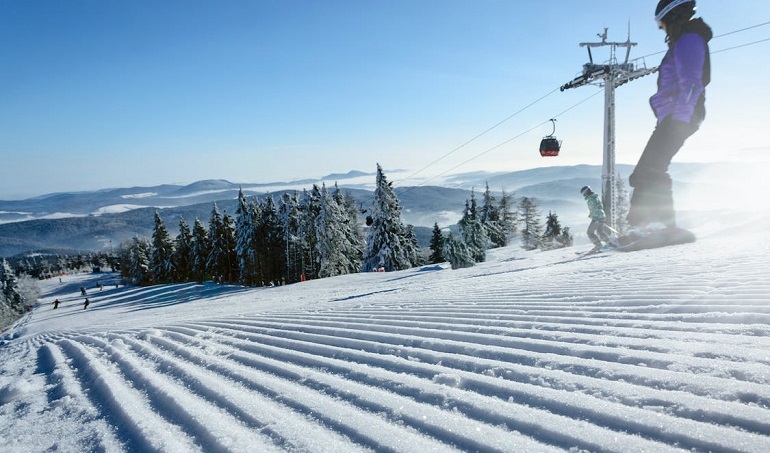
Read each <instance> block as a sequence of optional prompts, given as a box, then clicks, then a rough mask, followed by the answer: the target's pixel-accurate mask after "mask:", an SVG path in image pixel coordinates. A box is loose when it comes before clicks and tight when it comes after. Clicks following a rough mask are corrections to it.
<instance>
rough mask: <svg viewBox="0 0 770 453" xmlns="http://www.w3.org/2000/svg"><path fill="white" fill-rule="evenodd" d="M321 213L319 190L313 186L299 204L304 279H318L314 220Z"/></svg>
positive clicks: (305, 192) (316, 237) (316, 238)
mask: <svg viewBox="0 0 770 453" xmlns="http://www.w3.org/2000/svg"><path fill="white" fill-rule="evenodd" d="M320 212H321V189H320V188H319V187H318V186H317V185H316V184H313V187H312V189H311V190H310V191H307V190H305V191H304V192H303V196H302V203H301V204H300V238H301V240H302V275H304V276H305V278H306V279H314V278H318V272H319V268H318V258H317V256H318V246H317V240H318V236H317V235H316V232H315V219H316V217H318V214H319V213H320Z"/></svg>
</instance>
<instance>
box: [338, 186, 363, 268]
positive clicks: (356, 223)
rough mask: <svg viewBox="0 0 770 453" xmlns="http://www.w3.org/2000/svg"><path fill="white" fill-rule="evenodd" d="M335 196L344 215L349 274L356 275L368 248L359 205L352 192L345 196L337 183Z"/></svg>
mask: <svg viewBox="0 0 770 453" xmlns="http://www.w3.org/2000/svg"><path fill="white" fill-rule="evenodd" d="M333 196H334V200H335V201H336V202H337V204H339V205H340V206H341V207H342V211H343V213H344V220H343V231H344V234H345V237H346V238H347V241H346V243H345V255H346V256H347V257H348V261H349V262H350V268H349V269H348V273H355V272H358V271H360V270H361V260H362V258H363V256H364V249H365V248H366V241H365V240H364V232H363V230H362V229H361V222H360V220H359V218H358V214H359V208H358V204H357V203H356V200H355V198H353V195H351V194H350V192H346V193H345V194H344V195H343V194H342V191H341V190H340V188H339V187H338V186H337V183H334V194H333Z"/></svg>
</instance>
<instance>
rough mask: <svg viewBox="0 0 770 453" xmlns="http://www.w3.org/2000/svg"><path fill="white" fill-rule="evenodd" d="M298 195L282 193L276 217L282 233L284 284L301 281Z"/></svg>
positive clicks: (295, 193)
mask: <svg viewBox="0 0 770 453" xmlns="http://www.w3.org/2000/svg"><path fill="white" fill-rule="evenodd" d="M299 216H300V207H299V193H297V192H294V194H289V193H288V192H286V193H284V194H283V196H282V197H281V204H280V205H279V207H278V217H279V219H280V223H281V229H282V231H283V244H284V248H285V250H284V259H285V260H286V273H285V274H284V280H285V281H286V283H296V282H299V281H301V280H302V240H301V237H300V223H299V222H300V220H299Z"/></svg>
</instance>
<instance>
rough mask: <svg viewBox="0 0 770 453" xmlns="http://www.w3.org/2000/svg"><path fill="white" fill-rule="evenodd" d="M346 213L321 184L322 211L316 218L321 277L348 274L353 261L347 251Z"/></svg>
mask: <svg viewBox="0 0 770 453" xmlns="http://www.w3.org/2000/svg"><path fill="white" fill-rule="evenodd" d="M344 221H345V218H344V214H343V211H342V208H341V207H340V205H339V204H337V201H336V200H335V199H334V197H333V196H331V195H330V194H329V192H328V190H326V184H323V185H322V186H321V211H320V212H319V213H318V217H316V218H315V231H316V249H317V251H318V255H317V256H318V269H319V270H318V276H319V277H320V278H325V277H334V276H337V275H343V274H347V273H348V270H349V269H350V268H351V263H350V260H349V259H348V257H347V256H346V254H345V252H346V251H347V248H348V247H347V237H346V236H345V232H344V231H343V228H344V223H345V222H344Z"/></svg>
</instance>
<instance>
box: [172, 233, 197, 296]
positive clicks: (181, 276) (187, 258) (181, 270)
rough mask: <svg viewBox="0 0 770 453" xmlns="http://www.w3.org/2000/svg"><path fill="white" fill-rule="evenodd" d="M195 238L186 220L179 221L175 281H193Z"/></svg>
mask: <svg viewBox="0 0 770 453" xmlns="http://www.w3.org/2000/svg"><path fill="white" fill-rule="evenodd" d="M192 245H193V238H192V232H191V231H190V226H189V225H187V222H185V220H184V218H180V219H179V234H178V235H177V237H176V239H175V240H174V256H173V259H172V261H173V262H174V281H177V282H189V281H192V280H193V276H192V263H193V251H192Z"/></svg>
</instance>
